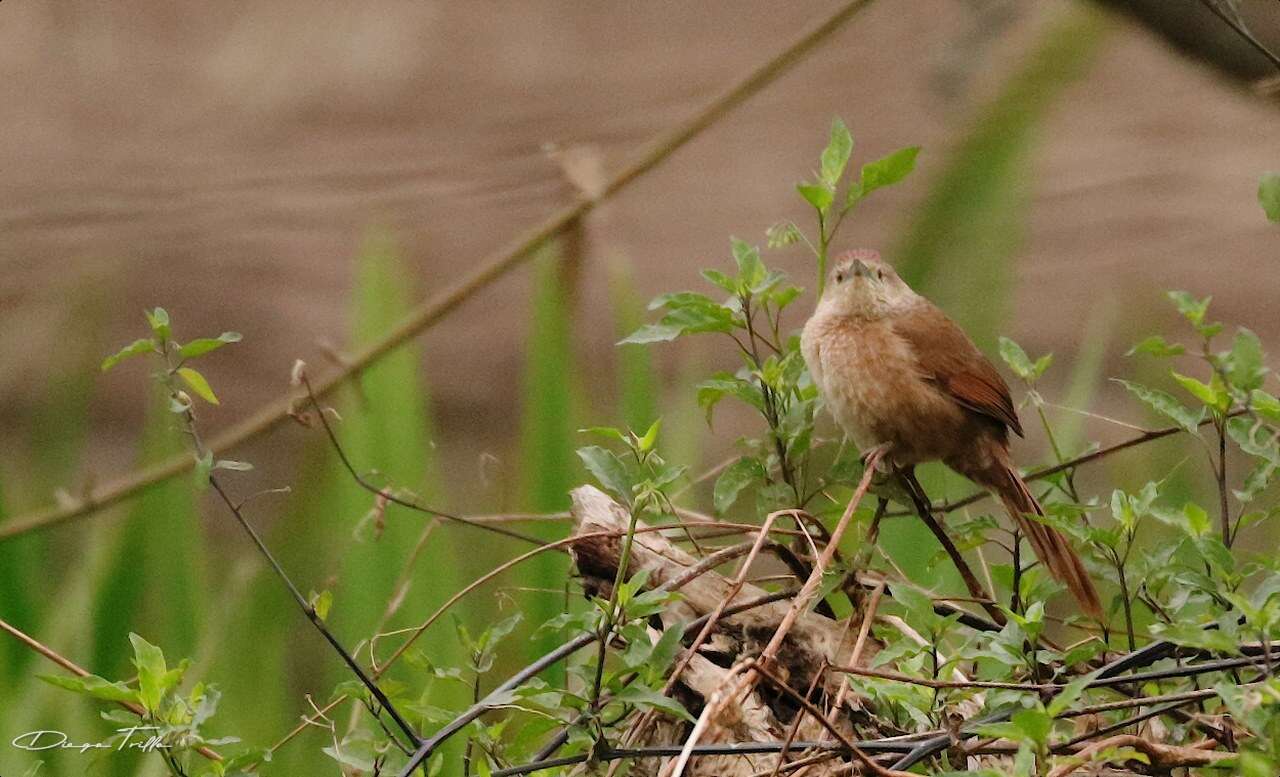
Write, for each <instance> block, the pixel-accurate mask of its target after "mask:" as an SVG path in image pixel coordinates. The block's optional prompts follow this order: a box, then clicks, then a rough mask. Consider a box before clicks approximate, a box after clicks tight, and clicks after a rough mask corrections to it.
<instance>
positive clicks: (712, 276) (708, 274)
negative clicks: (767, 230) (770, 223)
mask: <svg viewBox="0 0 1280 777" xmlns="http://www.w3.org/2000/svg"><path fill="white" fill-rule="evenodd" d="M770 247H771V248H772V246H770ZM701 275H702V277H703V278H706V279H707V280H709V281H711V282H712V283H714V284H715V285H717V286H719V287H720V288H722V289H724V290H725V291H727V292H729V293H730V294H734V295H736V294H738V292H739V291H741V289H739V288H738V280H737V279H736V278H730V277H729V276H728V275H725V274H724V273H722V272H720V271H719V270H710V269H708V270H703V271H702V273H701Z"/></svg>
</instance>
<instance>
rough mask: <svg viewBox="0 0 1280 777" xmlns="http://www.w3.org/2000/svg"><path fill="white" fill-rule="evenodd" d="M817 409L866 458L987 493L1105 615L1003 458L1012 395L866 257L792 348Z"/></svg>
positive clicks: (930, 311) (835, 276)
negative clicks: (879, 452)
mask: <svg viewBox="0 0 1280 777" xmlns="http://www.w3.org/2000/svg"><path fill="white" fill-rule="evenodd" d="M800 344H801V350H802V351H803V353H804V360H805V362H806V363H807V364H808V366H809V372H810V374H812V375H813V380H814V383H815V384H817V386H818V390H819V391H820V392H821V394H822V397H823V399H824V400H825V401H826V404H827V407H828V408H829V409H830V411H831V414H832V415H833V416H835V419H836V421H837V423H839V424H840V426H841V427H842V428H843V429H844V431H845V434H846V435H848V437H849V438H850V439H852V440H853V442H854V444H856V445H857V446H858V448H859V449H861V450H862V451H864V452H866V451H870V450H872V449H873V448H875V447H877V446H883V448H884V449H885V451H886V453H885V458H886V460H887V461H888V462H889V463H890V465H891V466H892V467H893V468H896V469H899V470H901V471H902V472H904V473H906V474H907V476H908V478H910V472H911V468H912V467H914V466H915V465H916V464H920V463H922V462H926V461H935V460H941V461H942V462H944V463H945V464H946V465H947V466H948V467H950V468H951V469H953V470H955V471H956V472H958V473H960V474H961V475H964V476H965V477H967V478H969V479H970V480H972V481H973V482H974V483H977V484H978V485H980V486H982V487H984V488H986V489H988V490H989V491H991V492H992V493H993V494H995V495H996V496H997V497H999V498H1000V500H1001V501H1002V502H1003V503H1004V506H1005V509H1006V510H1008V511H1009V515H1010V516H1011V517H1012V518H1013V519H1014V520H1015V521H1017V523H1018V526H1019V527H1021V529H1022V532H1023V534H1025V535H1026V536H1027V538H1028V539H1029V540H1030V541H1031V547H1032V548H1033V549H1034V550H1035V553H1036V556H1037V557H1038V558H1039V559H1040V561H1041V562H1043V563H1044V565H1045V566H1046V567H1047V568H1048V570H1049V572H1050V573H1051V574H1052V575H1053V576H1054V577H1055V578H1057V579H1058V580H1060V581H1061V582H1062V583H1063V584H1064V585H1066V587H1067V589H1068V590H1069V591H1070V592H1071V594H1072V595H1073V596H1075V598H1076V600H1077V601H1079V603H1080V606H1081V608H1082V609H1083V610H1084V611H1085V612H1086V613H1087V614H1088V615H1090V616H1092V617H1094V618H1098V619H1101V617H1102V605H1101V603H1100V602H1099V599H1098V592H1097V590H1096V589H1095V588H1094V586H1093V582H1092V581H1091V580H1090V579H1089V574H1088V572H1086V571H1085V568H1084V565H1083V564H1082V563H1081V561H1080V558H1079V556H1077V555H1076V553H1075V551H1074V550H1073V549H1072V548H1071V545H1070V544H1069V543H1068V542H1067V538H1066V537H1064V536H1063V535H1062V533H1061V532H1059V531H1057V530H1056V529H1054V528H1052V527H1050V526H1046V525H1045V524H1043V523H1040V522H1038V521H1033V520H1031V519H1029V518H1027V517H1026V515H1027V514H1028V513H1033V514H1035V515H1044V509H1043V508H1042V507H1041V506H1040V503H1039V502H1038V501H1036V498H1035V496H1034V495H1033V494H1032V493H1031V489H1030V488H1028V487H1027V484H1026V483H1025V482H1024V481H1023V480H1022V477H1021V476H1019V475H1018V470H1017V469H1016V468H1015V467H1014V466H1013V462H1012V460H1011V459H1010V458H1009V434H1008V432H1009V430H1010V429H1012V430H1013V432H1014V433H1015V434H1017V435H1018V436H1019V437H1021V436H1022V424H1021V423H1019V421H1018V412H1017V410H1016V409H1015V408H1014V406H1013V400H1012V399H1011V398H1010V396H1009V387H1008V385H1006V384H1005V382H1004V379H1002V378H1001V377H1000V374H999V373H998V372H996V369H995V367H993V366H992V365H991V362H990V361H988V360H987V358H986V357H985V356H983V355H982V352H981V351H979V350H978V347H977V346H975V345H974V344H973V341H972V340H970V339H969V338H968V336H966V335H965V333H964V332H963V331H962V330H961V329H960V327H959V326H957V325H956V323H955V322H954V321H952V320H951V319H949V318H947V316H946V314H945V313H943V312H942V311H941V310H939V309H938V307H937V306H936V305H934V304H933V303H932V302H930V301H929V300H927V299H925V298H924V297H922V296H920V295H919V294H916V293H915V291H913V290H912V289H911V287H910V286H908V285H907V284H906V283H905V282H904V281H903V280H902V279H901V278H899V277H898V275H897V273H895V272H894V271H893V268H892V267H890V266H889V265H887V264H886V263H885V262H884V261H883V260H881V258H880V254H879V253H877V252H876V251H873V250H870V249H858V250H854V251H847V252H845V253H843V254H841V255H840V256H838V257H836V259H835V263H834V268H833V269H832V270H831V272H830V275H829V276H828V278H827V284H826V289H825V291H824V292H823V294H822V299H821V300H820V301H819V302H818V308H817V310H815V311H814V314H813V316H812V317H811V318H810V319H809V321H808V322H807V323H806V324H805V327H804V333H803V335H802V336H801V340H800Z"/></svg>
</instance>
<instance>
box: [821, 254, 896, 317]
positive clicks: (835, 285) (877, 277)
mask: <svg viewBox="0 0 1280 777" xmlns="http://www.w3.org/2000/svg"><path fill="white" fill-rule="evenodd" d="M917 299H919V297H918V295H917V294H916V293H915V292H914V291H912V290H911V287H910V286H908V285H907V284H906V282H905V281H903V280H902V279H901V278H899V277H898V274H897V273H896V272H894V270H893V268H892V267H890V266H889V265H888V263H886V262H885V261H884V260H883V259H881V258H880V252H879V251H875V250H873V249H870V248H856V249H854V250H852V251H845V252H843V253H841V254H839V255H838V256H836V257H835V261H834V262H833V263H832V268H831V271H830V272H829V273H828V274H827V283H826V288H825V289H824V290H823V292H822V300H821V301H820V302H819V303H818V307H819V309H820V310H824V311H827V312H831V313H834V314H837V315H845V316H856V317H858V318H866V319H873V320H874V319H879V318H884V317H885V316H888V315H891V314H893V313H896V312H899V311H902V310H904V309H906V308H908V307H910V306H911V305H913V304H914V303H915V302H916V300H917Z"/></svg>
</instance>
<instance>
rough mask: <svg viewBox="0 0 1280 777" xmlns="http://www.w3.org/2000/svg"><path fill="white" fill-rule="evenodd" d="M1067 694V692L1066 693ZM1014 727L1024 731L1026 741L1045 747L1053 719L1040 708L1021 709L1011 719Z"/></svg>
mask: <svg viewBox="0 0 1280 777" xmlns="http://www.w3.org/2000/svg"><path fill="white" fill-rule="evenodd" d="M1064 692H1065V691H1064ZM1009 720H1010V722H1012V723H1013V725H1015V726H1017V727H1018V728H1019V729H1021V730H1022V733H1023V735H1024V738H1025V739H1028V740H1030V741H1032V742H1035V743H1036V744H1037V745H1044V744H1045V743H1046V742H1048V741H1049V731H1050V729H1051V728H1052V727H1053V718H1052V717H1050V716H1049V713H1048V712H1046V711H1045V710H1042V709H1040V708H1038V707H1032V708H1029V709H1020V710H1018V711H1017V712H1015V713H1013V715H1012V716H1010V718H1009Z"/></svg>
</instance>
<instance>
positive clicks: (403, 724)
mask: <svg viewBox="0 0 1280 777" xmlns="http://www.w3.org/2000/svg"><path fill="white" fill-rule="evenodd" d="M209 485H210V486H211V487H212V488H213V490H214V492H216V493H217V495H218V497H219V498H220V499H221V500H222V503H223V504H224V505H225V506H226V508H227V509H228V510H230V511H231V514H232V515H234V516H235V519H236V521H237V522H238V523H239V524H240V528H242V529H244V531H245V533H246V534H248V535H249V539H250V540H252V541H253V544H254V546H256V547H257V549H258V552H259V553H260V554H261V555H262V557H263V558H264V559H266V561H267V564H268V565H270V567H271V569H272V571H273V572H275V574H276V577H278V578H280V581H281V582H283V583H284V585H285V587H286V588H288V589H289V593H290V594H291V595H292V596H293V600H294V601H295V602H296V603H297V605H298V607H300V608H301V609H302V612H303V614H304V615H306V616H307V620H309V621H311V625H312V626H314V627H315V629H316V631H318V632H320V635H321V636H322V637H324V639H325V641H326V642H328V643H329V645H330V646H331V647H332V648H333V650H334V652H336V653H337V654H338V655H339V657H341V658H342V661H343V663H345V664H346V665H347V668H348V669H350V670H351V672H352V673H353V674H354V675H355V676H356V678H357V679H358V680H359V681H360V684H361V685H363V686H364V687H365V688H366V689H367V690H368V691H369V693H370V694H372V696H373V698H375V699H376V700H377V701H378V705H379V706H380V707H381V708H382V709H384V710H386V712H387V714H388V715H390V716H391V719H392V720H393V721H395V724H396V727H397V728H399V729H400V730H401V731H402V732H404V734H405V736H407V737H408V738H409V740H410V741H411V742H413V743H414V744H415V745H416V744H417V743H418V742H421V741H422V739H421V737H419V736H418V732H417V731H416V730H414V728H413V726H410V725H409V722H408V721H407V720H405V719H404V717H402V716H401V715H400V712H399V710H397V709H396V707H395V705H394V704H392V703H391V699H389V698H387V695H386V694H385V693H383V691H382V689H381V688H379V687H378V684H377V683H376V682H374V680H373V679H372V678H370V677H369V675H368V674H367V673H366V672H365V671H364V668H363V667H362V666H360V662H359V661H356V659H355V657H354V656H352V655H351V652H350V651H348V650H347V649H346V648H345V647H343V645H342V643H341V642H340V641H338V638H337V637H335V636H334V634H333V632H332V631H330V630H329V627H328V626H326V625H325V622H324V620H323V619H322V618H321V617H320V615H319V613H317V612H316V608H315V606H314V605H312V604H311V602H309V601H308V600H307V598H306V597H305V596H303V595H302V592H301V591H299V590H298V587H297V586H296V585H295V584H294V582H293V579H292V578H290V577H289V573H287V572H285V571H284V567H282V566H281V565H280V562H279V561H277V560H276V557H275V555H274V554H272V552H271V550H270V549H269V548H268V547H267V545H266V543H265V542H263V541H262V537H261V536H259V535H258V532H257V531H256V530H255V529H254V528H253V526H252V525H251V524H250V523H249V521H248V520H247V519H246V518H245V517H244V513H242V512H241V510H240V507H239V505H237V504H236V503H235V502H234V501H232V499H231V497H230V496H228V495H227V492H226V491H225V490H223V488H222V483H221V482H219V480H218V479H217V478H216V477H215V476H213V475H210V476H209Z"/></svg>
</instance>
